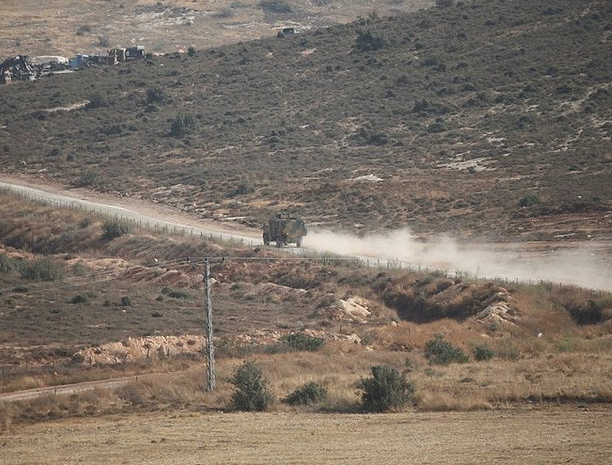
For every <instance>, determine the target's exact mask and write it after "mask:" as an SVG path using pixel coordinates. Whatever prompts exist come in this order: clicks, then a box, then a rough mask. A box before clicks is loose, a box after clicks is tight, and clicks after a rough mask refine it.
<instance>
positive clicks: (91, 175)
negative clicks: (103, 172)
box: [72, 170, 101, 187]
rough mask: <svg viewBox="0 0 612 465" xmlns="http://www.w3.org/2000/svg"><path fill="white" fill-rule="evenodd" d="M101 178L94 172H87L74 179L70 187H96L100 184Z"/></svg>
mask: <svg viewBox="0 0 612 465" xmlns="http://www.w3.org/2000/svg"><path fill="white" fill-rule="evenodd" d="M100 181H101V177H100V175H99V174H98V173H97V172H96V171H92V170H88V171H85V172H83V173H81V174H80V175H79V177H78V178H76V179H75V180H74V181H73V182H72V185H73V186H74V187H87V186H96V185H98V184H100Z"/></svg>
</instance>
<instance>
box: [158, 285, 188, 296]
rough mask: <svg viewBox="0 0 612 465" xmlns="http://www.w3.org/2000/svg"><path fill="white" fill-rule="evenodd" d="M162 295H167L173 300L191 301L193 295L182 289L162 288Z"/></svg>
mask: <svg viewBox="0 0 612 465" xmlns="http://www.w3.org/2000/svg"><path fill="white" fill-rule="evenodd" d="M161 293H162V294H164V295H167V296H168V297H172V298H173V299H191V297H192V295H191V294H190V293H189V292H187V291H183V290H180V289H172V288H169V287H162V289H161Z"/></svg>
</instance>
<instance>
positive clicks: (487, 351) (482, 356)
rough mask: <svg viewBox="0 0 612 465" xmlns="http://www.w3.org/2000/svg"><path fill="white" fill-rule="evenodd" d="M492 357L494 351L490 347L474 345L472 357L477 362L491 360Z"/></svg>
mask: <svg viewBox="0 0 612 465" xmlns="http://www.w3.org/2000/svg"><path fill="white" fill-rule="evenodd" d="M493 357H495V351H494V350H493V349H491V348H490V347H487V346H485V345H478V346H476V347H474V359H475V360H476V361H477V362H484V361H486V360H491V359H492V358H493Z"/></svg>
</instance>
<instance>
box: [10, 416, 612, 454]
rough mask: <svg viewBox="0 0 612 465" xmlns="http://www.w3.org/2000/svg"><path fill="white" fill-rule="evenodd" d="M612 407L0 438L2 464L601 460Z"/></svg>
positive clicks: (248, 420) (112, 423) (209, 420)
mask: <svg viewBox="0 0 612 465" xmlns="http://www.w3.org/2000/svg"><path fill="white" fill-rule="evenodd" d="M610 437H612V411H610V410H609V409H608V408H598V407H596V408H593V409H591V410H585V409H580V408H577V407H575V406H566V407H550V408H547V409H545V410H520V409H519V410H508V411H493V412H472V413H416V414H412V413H405V414H391V415H338V414H330V415H325V414H293V413H277V414H246V413H244V414H243V413H235V414H232V413H230V414H221V413H218V414H189V413H180V414H175V413H172V412H167V413H153V414H147V415H133V416H113V417H106V418H100V419H79V420H65V421H57V422H50V423H42V424H37V425H31V426H26V427H22V428H19V430H17V431H12V432H10V433H8V434H6V433H5V434H4V435H3V436H2V438H0V464H7V465H8V464H9V463H10V464H12V465H20V464H23V465H25V464H28V465H32V464H43V463H44V464H49V465H55V464H63V465H67V464H76V463H136V462H137V463H139V464H149V463H150V464H160V463H163V464H182V465H183V464H204V463H206V464H228V463H232V464H247V463H248V464H276V463H278V464H280V463H282V464H289V463H292V464H311V463H330V464H331V463H334V464H337V463H350V464H373V463H385V464H406V463H418V464H440V463H452V464H456V463H473V464H490V463H506V464H507V463H516V464H525V463H529V464H535V463H572V464H576V463H579V464H604V463H609V458H610V457H611V456H612V443H611V442H610Z"/></svg>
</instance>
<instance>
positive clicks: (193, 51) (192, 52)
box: [187, 45, 197, 57]
mask: <svg viewBox="0 0 612 465" xmlns="http://www.w3.org/2000/svg"><path fill="white" fill-rule="evenodd" d="M196 53H197V51H196V49H195V47H194V46H193V45H190V46H189V48H188V49H187V55H189V56H190V57H193V56H195V55H196Z"/></svg>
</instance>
